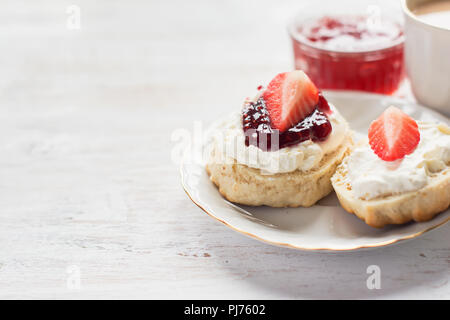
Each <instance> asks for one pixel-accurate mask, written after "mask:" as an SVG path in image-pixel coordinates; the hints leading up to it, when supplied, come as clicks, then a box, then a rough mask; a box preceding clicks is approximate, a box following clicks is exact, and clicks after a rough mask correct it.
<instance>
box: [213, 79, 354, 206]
mask: <svg viewBox="0 0 450 320" xmlns="http://www.w3.org/2000/svg"><path fill="white" fill-rule="evenodd" d="M258 89H259V92H258V94H257V95H256V97H255V98H253V99H247V100H246V101H245V103H244V106H243V109H242V110H241V111H239V112H235V113H233V114H232V115H230V116H229V117H228V118H227V119H225V120H224V121H222V122H220V123H219V124H218V125H217V131H216V134H215V135H214V138H213V141H212V142H211V150H210V156H209V159H208V161H207V165H206V170H207V172H208V174H209V175H210V178H211V181H212V182H213V183H214V184H215V185H216V186H217V187H218V189H219V191H220V193H221V194H222V195H223V196H224V197H225V198H226V199H227V200H229V201H231V202H235V203H239V204H244V205H250V206H260V205H267V206H271V207H298V206H304V207H309V206H312V205H314V204H315V203H316V202H317V201H318V200H320V199H321V198H323V197H324V196H326V195H327V194H329V193H330V192H331V191H332V186H331V181H330V178H331V176H332V175H333V174H334V172H335V170H336V168H337V166H338V165H339V164H340V163H341V161H342V160H343V158H344V157H345V156H346V155H348V153H349V150H350V148H351V146H352V133H351V131H350V129H349V126H348V124H347V122H346V121H345V119H344V118H343V117H342V116H341V115H340V114H339V112H338V111H337V109H336V108H335V107H334V106H333V105H331V104H329V103H328V102H327V101H326V99H325V98H324V97H323V96H322V94H321V93H320V92H319V91H318V90H317V88H316V87H315V86H314V84H313V83H312V82H311V80H310V79H309V78H308V77H307V76H306V74H305V73H303V72H302V71H293V72H286V73H281V74H279V75H277V76H276V77H275V78H274V79H273V80H272V81H271V82H270V84H269V85H268V86H267V88H263V87H259V88H258Z"/></svg>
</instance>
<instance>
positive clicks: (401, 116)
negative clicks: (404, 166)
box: [369, 107, 420, 161]
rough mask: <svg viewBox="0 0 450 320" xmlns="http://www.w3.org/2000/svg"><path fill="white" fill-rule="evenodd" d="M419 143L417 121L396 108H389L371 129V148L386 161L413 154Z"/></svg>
mask: <svg viewBox="0 0 450 320" xmlns="http://www.w3.org/2000/svg"><path fill="white" fill-rule="evenodd" d="M419 141H420V132H419V127H418V126H417V123H416V121H415V120H414V119H413V118H411V117H410V116H408V115H407V114H405V113H404V112H402V111H401V110H399V109H398V108H396V107H389V108H387V109H386V110H385V111H384V112H383V113H382V114H381V116H380V117H379V118H378V119H376V120H375V121H373V122H372V124H371V125H370V128H369V144H370V147H371V148H372V150H373V152H375V154H376V155H377V156H378V157H379V158H380V159H382V160H384V161H394V160H397V159H402V158H403V157H404V156H406V155H408V154H411V153H413V152H414V150H415V149H416V147H417V145H418V144H419Z"/></svg>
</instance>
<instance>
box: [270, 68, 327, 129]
mask: <svg viewBox="0 0 450 320" xmlns="http://www.w3.org/2000/svg"><path fill="white" fill-rule="evenodd" d="M262 98H263V99H264V101H265V103H266V107H267V111H268V112H269V117H270V121H271V126H272V128H273V129H278V130H280V131H281V132H284V131H286V130H288V129H289V128H291V127H292V126H295V125H296V124H297V123H299V122H300V121H301V120H303V119H305V118H306V117H307V116H309V115H310V114H311V113H312V112H313V111H314V109H315V108H316V106H317V104H318V102H319V91H318V90H317V88H316V86H315V85H314V83H312V81H311V80H310V79H309V78H308V76H307V75H306V74H305V73H304V72H303V71H299V70H296V71H292V72H285V73H280V74H279V75H277V76H276V77H275V78H274V79H273V80H272V81H271V82H270V83H269V85H268V86H267V89H266V90H265V91H264V92H263V94H262Z"/></svg>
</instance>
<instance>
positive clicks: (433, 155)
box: [345, 122, 450, 200]
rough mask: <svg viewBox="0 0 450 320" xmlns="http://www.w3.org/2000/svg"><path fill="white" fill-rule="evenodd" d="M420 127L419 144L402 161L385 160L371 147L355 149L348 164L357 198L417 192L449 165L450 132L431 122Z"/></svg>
mask: <svg viewBox="0 0 450 320" xmlns="http://www.w3.org/2000/svg"><path fill="white" fill-rule="evenodd" d="M418 125H419V131H420V142H419V145H418V146H417V148H416V150H414V152H413V153H411V154H410V155H407V156H405V157H404V158H403V159H399V160H397V161H393V162H388V161H383V160H381V159H380V158H379V157H378V156H377V155H376V154H375V153H374V152H373V151H372V149H371V148H370V146H369V145H368V144H366V145H364V146H361V147H357V148H355V150H354V151H353V152H352V154H351V155H350V156H349V158H348V161H347V162H346V164H345V165H346V169H347V177H346V179H347V182H348V183H349V184H350V185H351V187H352V190H353V192H354V193H355V195H356V196H357V197H358V198H360V199H366V200H370V199H375V198H378V197H383V196H390V195H397V194H401V193H405V192H411V191H417V190H419V189H421V188H423V187H425V186H426V185H427V184H428V182H429V179H430V178H431V177H432V176H433V175H434V174H436V173H438V172H441V171H442V170H444V169H445V168H446V167H448V166H449V165H450V129H449V128H448V127H447V126H445V125H443V124H440V125H437V124H434V123H430V122H418Z"/></svg>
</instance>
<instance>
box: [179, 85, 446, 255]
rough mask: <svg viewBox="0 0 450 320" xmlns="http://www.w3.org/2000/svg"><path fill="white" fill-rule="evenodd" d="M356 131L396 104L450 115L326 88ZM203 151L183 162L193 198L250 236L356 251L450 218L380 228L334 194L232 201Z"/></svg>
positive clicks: (423, 114)
mask: <svg viewBox="0 0 450 320" xmlns="http://www.w3.org/2000/svg"><path fill="white" fill-rule="evenodd" d="M324 94H325V96H326V97H327V99H328V100H329V101H330V102H331V103H333V104H334V105H335V106H336V107H337V108H338V109H339V111H340V112H341V113H342V114H343V115H344V117H345V118H346V119H347V120H348V122H349V123H350V125H351V127H352V129H353V130H355V131H357V132H359V133H361V134H364V135H366V134H367V129H368V127H369V125H370V123H371V121H372V120H373V119H375V118H377V117H378V116H379V115H380V114H381V113H382V112H383V110H384V109H386V108H387V107H388V106H390V105H395V106H397V107H399V108H401V109H402V110H404V111H405V112H406V113H408V114H409V115H411V116H412V117H414V118H415V119H418V120H426V121H439V122H444V123H447V124H449V119H448V118H446V117H444V116H442V115H440V114H439V113H437V112H434V111H432V110H430V109H428V108H425V107H423V106H419V105H417V104H414V103H412V102H409V101H405V100H402V99H399V98H394V97H390V96H384V95H376V94H366V93H355V92H337V91H325V92H324ZM200 152H202V151H201V150H197V151H196V150H189V151H188V152H187V153H186V155H185V157H184V159H183V161H182V163H181V179H182V185H183V188H184V190H185V191H186V193H187V195H188V196H189V198H190V199H191V200H192V201H193V202H194V203H195V204H196V205H197V206H198V207H200V208H201V209H202V210H203V211H205V212H206V213H207V214H208V215H210V216H211V217H213V218H215V219H217V220H218V221H220V222H222V223H223V224H225V225H226V226H228V227H230V228H231V229H233V230H235V231H238V232H240V233H242V234H244V235H247V236H250V237H252V238H255V239H257V240H260V241H264V242H267V243H270V244H273V245H278V246H284V247H289V248H294V249H300V250H324V251H350V250H357V249H364V248H376V247H383V246H386V245H390V244H394V243H398V242H400V241H405V240H409V239H413V238H416V237H418V236H420V235H422V234H424V233H426V232H428V231H430V230H433V229H435V228H437V227H439V226H442V225H444V224H445V223H446V222H448V221H449V220H450V209H449V210H447V211H445V212H442V213H441V214H439V215H437V216H436V217H435V218H434V219H432V220H430V221H427V222H421V223H415V222H414V223H408V224H405V225H401V226H387V227H385V228H383V229H375V228H372V227H370V226H368V225H366V224H365V223H364V222H363V221H361V220H360V219H358V218H357V217H355V216H354V215H352V214H349V213H348V212H346V211H345V210H344V209H342V207H341V206H340V205H339V202H338V200H337V197H336V195H335V194H334V193H332V194H330V195H329V196H327V197H325V198H324V199H322V200H321V201H319V202H318V203H317V204H316V205H315V206H313V207H311V208H270V207H247V206H241V205H235V204H232V203H230V202H228V201H226V200H225V199H224V198H223V197H222V196H221V195H220V193H219V192H218V190H217V188H216V187H215V186H214V185H213V183H212V182H211V181H210V180H209V177H208V174H207V173H206V170H205V166H204V163H203V159H202V155H200V154H197V153H200Z"/></svg>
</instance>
